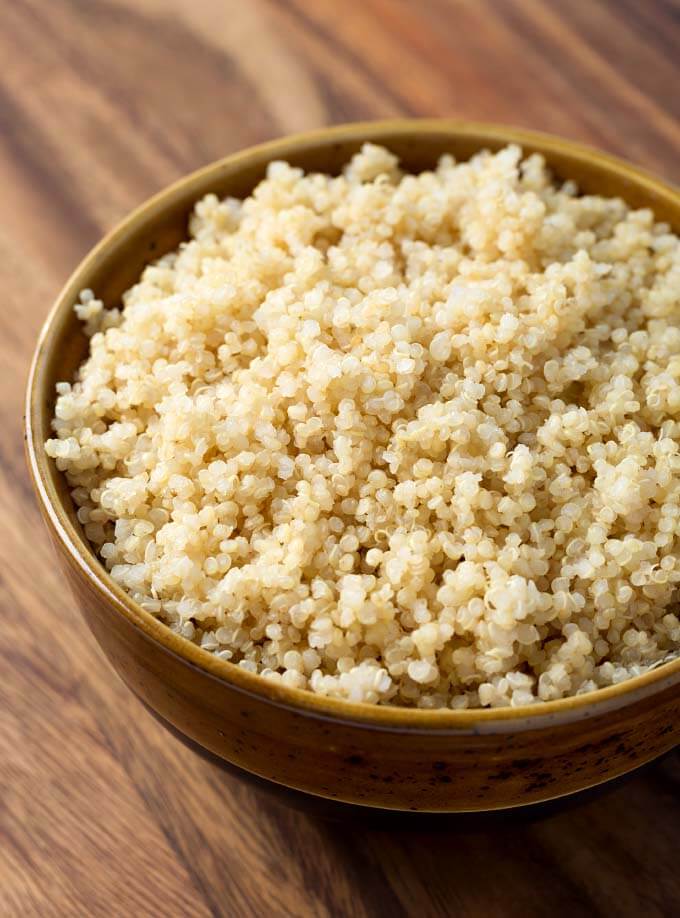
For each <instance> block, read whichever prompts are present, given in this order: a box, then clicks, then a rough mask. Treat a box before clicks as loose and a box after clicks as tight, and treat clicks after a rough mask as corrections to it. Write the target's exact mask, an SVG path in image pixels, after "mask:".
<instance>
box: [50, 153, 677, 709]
mask: <svg viewBox="0 0 680 918" xmlns="http://www.w3.org/2000/svg"><path fill="white" fill-rule="evenodd" d="M679 300H680V240H678V238H677V237H676V236H674V235H672V234H671V232H670V231H669V228H668V227H667V226H666V225H663V224H658V223H655V222H654V218H653V215H652V213H651V212H650V211H649V210H631V209H630V208H629V207H628V206H627V205H626V204H625V203H624V202H623V201H621V200H619V199H609V198H603V197H597V196H590V195H585V196H580V195H579V194H578V192H577V189H576V187H575V186H574V185H573V184H571V183H567V184H560V185H558V184H556V183H555V182H554V181H553V179H552V177H551V175H550V174H549V172H548V171H547V169H546V167H545V163H544V162H543V160H542V158H541V157H540V156H529V157H527V158H523V156H522V152H521V150H520V149H518V148H517V147H508V148H506V149H504V150H502V151H501V152H499V153H497V154H491V153H488V152H483V153H480V154H479V155H477V156H475V157H474V158H473V159H471V160H470V161H469V162H462V163H457V162H456V161H455V160H454V159H453V158H452V157H450V156H444V157H442V159H441V160H440V161H439V163H438V165H437V168H436V169H435V170H433V171H428V172H422V173H420V174H418V175H407V174H403V173H402V172H401V171H400V169H399V165H398V161H397V159H396V157H395V156H393V155H392V154H391V153H390V152H389V151H387V150H386V149H383V148H380V147H377V146H373V145H370V144H369V145H366V146H364V147H363V149H362V150H361V152H360V153H358V154H357V155H356V156H354V157H353V159H352V160H351V161H350V162H349V163H348V164H347V166H346V167H345V169H344V171H343V173H342V175H340V176H337V177H331V176H328V175H323V174H304V173H303V172H302V171H301V170H300V169H296V168H292V167H291V166H289V165H287V164H286V163H283V162H275V163H272V164H271V165H270V166H269V169H268V172H267V177H266V179H265V180H264V181H262V182H261V184H259V185H258V186H257V188H256V189H255V190H254V192H253V193H252V195H251V197H249V198H247V199H246V200H244V201H240V200H235V199H232V198H228V199H226V200H218V199H217V197H215V196H214V195H208V196H207V197H205V198H203V200H201V201H199V202H198V204H197V205H196V207H195V211H194V214H193V216H192V218H191V221H190V240H189V241H187V242H186V243H184V244H182V245H181V246H180V248H179V249H178V250H177V251H175V252H172V253H171V254H169V255H166V256H164V257H163V258H161V259H160V260H159V261H158V262H156V263H155V264H153V265H151V266H149V267H147V268H146V269H145V271H144V273H143V275H142V277H141V279H140V281H139V282H138V283H137V284H136V285H135V286H134V287H132V288H131V289H130V290H129V291H128V292H127V293H126V294H125V295H124V297H123V301H122V304H121V307H120V308H119V309H118V308H114V309H104V308H103V304H102V303H101V301H99V300H98V299H96V298H95V296H94V294H93V293H92V292H91V291H84V292H83V294H82V295H81V300H80V302H79V303H78V305H77V306H76V312H77V313H78V315H79V317H80V318H81V319H82V320H83V321H84V323H85V328H86V331H87V333H88V335H89V336H90V350H89V356H88V358H87V359H86V360H85V362H84V363H83V364H82V366H81V367H80V369H79V371H78V375H77V379H76V380H75V382H73V383H68V382H62V383H59V385H58V386H57V392H58V398H57V402H56V409H55V418H54V422H53V427H54V434H55V438H54V439H51V440H49V441H48V442H47V444H46V449H47V452H48V454H49V455H50V456H52V457H54V459H55V460H56V463H57V466H58V468H59V469H61V470H63V471H64V472H65V473H66V476H67V479H68V482H69V485H70V487H71V489H72V494H73V499H74V501H75V503H76V505H77V507H78V508H79V509H78V518H79V520H80V522H81V523H82V525H83V527H84V531H85V533H86V535H87V538H88V539H89V540H90V541H91V542H92V544H93V545H94V546H95V548H96V550H97V552H98V554H99V555H100V557H101V558H102V560H103V562H104V564H105V565H106V568H107V569H108V571H109V572H110V574H111V576H112V577H113V579H114V580H115V581H116V582H117V583H118V584H120V585H121V587H123V589H125V590H126V591H127V592H128V593H129V594H130V596H131V597H132V598H133V600H135V601H136V602H137V603H139V604H140V605H141V606H142V607H143V608H144V609H146V610H148V611H149V612H151V613H153V614H154V615H156V616H158V617H159V618H161V619H162V620H163V621H164V622H166V623H167V625H168V626H169V627H170V628H171V629H173V631H176V632H178V633H180V634H181V635H183V636H184V637H186V638H188V639H189V640H191V641H195V642H196V643H198V644H199V645H200V646H201V647H203V648H204V649H205V650H207V651H211V652H213V653H215V654H217V655H218V656H220V657H222V658H223V659H225V660H230V661H232V662H233V663H235V664H237V665H238V666H240V667H242V668H243V669H246V670H249V671H250V672H253V673H260V674H261V675H262V676H263V677H266V678H268V679H271V680H274V681H277V682H281V683H283V684H284V685H286V686H293V687H295V688H302V689H310V690H312V691H314V692H317V693H320V694H322V695H329V696H334V697H338V698H344V699H349V700H351V701H363V702H370V703H389V704H399V705H417V706H419V707H423V708H435V707H445V706H448V707H453V708H465V707H478V706H483V707H487V706H498V705H507V704H511V705H518V704H529V703H533V702H538V701H548V700H552V699H557V698H562V697H564V696H568V695H572V694H575V693H580V692H587V691H590V690H592V689H595V688H597V687H599V686H606V685H610V684H612V683H617V682H620V681H621V680H623V679H626V678H628V677H630V676H633V675H636V674H639V673H641V672H644V671H645V670H646V669H648V668H649V667H650V666H654V665H657V664H659V663H660V662H661V661H663V660H665V659H668V658H669V657H671V656H672V655H673V654H675V653H677V651H678V648H679V647H680V621H679V619H678V604H677V589H678V586H677V585H678V583H679V582H680V560H679V555H678V549H679V543H680V385H679V381H680V302H679Z"/></svg>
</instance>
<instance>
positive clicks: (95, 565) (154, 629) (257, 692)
mask: <svg viewBox="0 0 680 918" xmlns="http://www.w3.org/2000/svg"><path fill="white" fill-rule="evenodd" d="M427 134H439V135H441V134H448V135H450V136H451V137H452V138H454V137H458V138H460V137H463V138H468V139H474V140H478V141H479V149H480V150H481V149H483V148H484V145H485V143H494V144H498V143H500V144H508V143H516V144H518V145H520V146H525V145H526V146H530V147H532V148H535V149H538V150H539V151H540V152H543V153H545V154H548V155H550V154H551V153H554V154H561V155H567V156H569V158H570V159H572V160H576V161H579V162H582V163H584V164H588V165H590V166H593V165H595V166H596V167H597V168H599V169H600V170H603V171H606V172H609V173H614V174H616V175H617V176H618V177H619V178H621V179H622V180H624V181H625V182H628V183H631V184H633V185H635V186H637V187H638V188H640V189H642V190H644V191H645V192H646V193H647V194H649V195H650V197H652V198H656V199H661V200H664V201H665V202H666V203H668V204H670V207H671V208H672V209H677V210H678V213H679V215H680V189H678V188H676V187H674V186H673V185H671V184H670V183H668V182H666V181H663V180H661V179H657V178H655V177H654V176H653V175H651V174H649V173H648V172H646V171H644V170H643V169H640V168H638V167H637V166H634V165H632V164H630V163H628V162H626V161H625V160H623V159H620V158H618V157H615V156H612V155H611V154H609V153H604V152H601V151H599V150H596V149H594V148H592V147H590V146H587V145H585V144H581V143H577V142H575V141H571V140H566V139H563V138H560V137H557V136H555V135H552V134H546V133H543V132H538V131H531V130H526V129H524V128H515V127H511V126H506V125H502V124H489V123H483V122H468V121H459V120H455V119H448V118H427V119H420V118H395V119H387V120H379V121H358V122H350V123H347V124H340V125H335V126H333V127H328V128H319V129H316V130H313V131H306V132H302V133H296V134H292V135H286V136H283V137H279V138H277V139H274V140H270V141H267V142H265V143H260V144H257V145H254V146H250V147H247V148H245V149H242V150H239V151H237V152H235V153H232V154H230V155H229V156H225V157H223V158H221V159H218V160H215V161H214V162H211V163H209V164H207V165H205V166H203V167H201V168H199V169H197V170H195V171H193V172H190V173H188V174H187V175H184V176H182V177H181V178H180V179H178V180H177V181H175V182H173V183H172V184H170V185H168V186H166V187H165V188H163V189H162V190H160V191H159V192H157V193H156V194H154V195H153V196H151V197H150V198H148V199H147V200H145V201H144V202H143V203H142V204H140V205H139V206H137V207H136V208H134V209H133V210H132V211H131V212H130V213H129V214H128V215H127V216H125V217H124V218H123V219H122V220H121V221H119V222H118V223H117V224H116V225H115V226H114V227H113V229H111V230H110V231H109V232H108V233H106V234H105V235H104V236H103V238H102V239H101V240H100V241H99V242H98V243H97V244H96V245H95V246H94V247H93V248H92V249H91V250H90V251H89V252H88V253H87V255H86V256H85V257H84V258H83V259H82V261H81V262H80V263H79V264H78V265H77V267H76V268H75V269H74V271H73V272H72V273H71V275H70V277H69V279H68V280H67V281H66V283H65V285H64V287H63V288H62V289H61V291H60V292H59V294H58V296H57V298H56V300H55V302H54V304H53V306H52V308H51V309H50V311H49V313H48V315H47V318H46V319H45V321H44V324H43V326H42V329H41V331H40V333H39V337H38V341H37V344H36V348H35V352H34V355H33V359H32V361H31V366H30V370H29V375H28V381H27V386H26V401H25V430H24V436H25V441H26V454H27V462H28V467H29V472H30V477H31V481H32V484H33V487H34V490H35V492H36V494H37V497H38V501H39V504H40V508H41V510H42V513H43V516H44V517H45V519H46V521H47V523H48V526H49V527H50V528H51V530H52V533H53V535H54V536H56V538H57V539H58V541H59V543H60V544H61V546H62V547H63V548H64V549H65V553H66V557H67V559H68V561H69V563H70V564H71V566H72V567H74V568H75V569H77V570H78V571H79V572H80V574H81V575H83V576H84V577H85V579H86V580H87V581H88V582H89V584H90V586H92V587H94V588H95V589H96V590H97V592H98V593H99V595H100V597H101V598H102V599H104V600H105V601H106V604H107V606H108V607H110V608H111V612H112V614H118V615H122V616H123V617H124V618H125V619H127V620H128V622H130V623H131V624H132V625H133V626H134V627H135V628H137V629H138V630H139V631H141V632H142V633H143V634H144V635H145V636H146V637H147V638H148V639H150V640H151V641H152V642H153V643H157V644H160V645H161V647H163V648H164V649H165V651H166V652H169V653H170V654H172V655H173V656H175V657H177V658H179V659H181V660H182V661H183V662H184V663H185V664H189V665H190V666H191V667H193V668H195V669H198V670H200V671H202V672H203V673H205V674H207V675H208V676H210V677H212V678H214V679H217V680H218V681H220V682H222V683H227V684H228V686H229V687H230V688H232V689H236V690H237V691H239V692H243V693H245V694H248V695H250V696H256V697H259V698H260V699H262V700H265V701H267V702H269V703H272V704H274V705H276V706H280V707H284V708H287V709H292V710H294V711H296V712H298V713H300V714H303V715H306V716H314V717H321V718H323V719H328V720H331V721H344V722H351V723H353V724H357V725H363V726H368V727H370V728H371V729H376V728H377V729H384V730H394V729H398V730H408V731H409V732H412V731H416V732H427V733H429V732H431V731H437V732H439V731H442V730H443V731H445V732H454V733H461V732H463V733H471V734H481V733H496V732H509V731H517V730H526V729H537V728H540V727H543V726H547V725H549V724H553V723H554V722H555V721H556V720H558V721H560V722H561V723H566V722H572V721H574V720H580V719H584V718H589V717H592V716H595V715H599V714H604V713H607V712H609V711H611V710H615V709H618V708H620V707H623V706H625V705H627V704H631V703H633V702H637V701H639V700H641V699H642V698H644V697H648V696H650V695H653V694H656V693H658V692H660V691H663V690H665V689H666V688H670V687H671V686H676V687H680V657H676V658H675V659H673V660H671V661H668V662H665V663H662V664H660V665H659V666H657V667H656V668H654V669H652V670H649V671H648V672H646V673H643V674H642V675H639V676H633V677H631V678H629V679H627V680H625V681H623V682H621V683H618V684H615V685H611V686H607V687H605V688H600V689H595V690H594V691H592V692H587V693H583V694H581V695H572V696H569V697H566V698H560V699H557V700H555V701H548V702H542V703H535V704H532V705H521V706H517V707H511V706H505V707H497V708H471V709H450V708H437V709H423V708H410V707H403V706H396V705H395V706H389V705H371V704H367V703H364V702H351V701H346V700H344V699H337V698H329V697H327V696H323V695H318V694H316V693H313V692H311V691H309V690H307V689H295V688H290V687H287V686H283V685H280V684H277V683H273V682H271V681H270V680H268V679H266V678H263V677H262V676H260V675H259V674H256V673H250V672H247V671H246V670H244V669H242V668H240V667H239V666H238V665H237V664H234V663H231V662H229V661H226V660H222V659H220V658H219V657H216V656H215V655H214V654H211V653H210V652H208V651H206V650H203V649H202V648H201V647H200V646H198V645H197V644H194V643H193V642H191V641H189V640H188V639H186V638H183V637H181V636H180V635H178V634H176V633H175V632H173V631H171V630H170V628H169V627H168V626H167V625H165V624H163V623H162V622H161V621H160V620H159V619H157V618H156V617H155V616H153V615H152V614H151V613H149V612H146V611H145V610H144V609H142V608H141V606H139V605H138V604H137V603H135V602H134V601H133V600H132V599H131V598H130V597H129V596H128V595H127V594H126V593H125V592H124V591H123V590H122V588H121V587H119V586H118V585H117V584H116V583H115V582H114V581H113V580H112V578H111V577H110V575H109V573H108V572H107V571H106V569H105V567H104V565H103V564H102V563H101V561H100V560H99V559H98V558H97V556H96V555H95V554H94V552H93V551H92V549H91V547H90V546H89V543H88V542H87V540H86V538H85V535H84V533H82V532H80V531H79V529H78V528H77V527H76V526H75V525H74V524H73V523H72V521H71V519H70V517H69V515H68V514H67V512H66V510H65V507H64V505H63V503H62V501H61V499H60V497H59V495H58V494H57V491H56V488H55V487H54V484H53V482H52V479H51V475H50V466H51V463H52V462H53V460H51V459H49V458H48V456H47V454H46V453H45V450H44V434H45V433H48V434H49V429H48V430H47V431H46V430H45V429H44V428H43V424H42V407H43V404H44V400H45V399H46V398H54V393H53V392H51V391H47V388H46V385H47V384H46V380H45V367H46V364H47V359H46V358H47V357H48V355H49V354H50V353H51V352H52V349H53V347H54V339H55V335H56V326H57V325H58V324H59V322H58V320H59V319H61V318H63V317H64V316H65V315H66V314H67V313H68V312H69V311H70V310H71V309H72V308H73V303H74V302H75V299H76V297H77V295H78V293H79V291H80V290H81V289H83V288H84V287H85V286H87V284H86V283H85V282H84V281H82V280H81V278H82V277H83V276H86V275H87V274H88V273H89V272H91V271H92V270H93V269H94V268H95V267H96V265H97V264H98V262H100V261H101V260H102V259H103V258H104V257H105V255H106V252H107V251H108V250H109V248H110V247H112V246H113V245H115V244H116V243H117V242H119V241H120V240H121V239H122V238H124V237H125V236H126V235H127V234H128V233H130V232H133V231H134V229H135V227H136V226H137V225H138V224H139V223H140V222H143V221H144V220H145V219H151V218H152V217H154V216H158V215H159V214H160V213H161V212H162V211H163V209H164V208H165V206H166V204H168V203H169V202H171V201H172V200H173V199H174V198H175V196H177V195H179V194H183V193H186V192H187V190H188V189H190V188H191V187H192V186H197V187H199V186H200V188H201V190H200V191H197V196H198V195H199V194H204V193H206V189H205V188H204V187H203V186H205V185H206V183H209V182H210V181H211V180H214V181H217V180H218V179H219V177H220V173H221V172H222V171H223V170H225V169H229V170H232V171H234V170H237V169H238V168H239V167H243V166H246V165H247V164H248V163H249V162H250V161H251V160H253V159H256V160H262V161H265V160H266V161H269V160H274V159H277V158H285V157H286V156H290V155H293V154H294V153H295V152H296V151H301V150H304V149H308V148H311V147H314V146H315V145H318V144H324V145H326V144H328V143H329V142H357V141H364V140H369V141H372V142H376V143H380V142H381V140H388V139H389V137H394V136H395V135H400V136H404V137H405V136H414V137H417V136H418V135H421V136H422V135H427Z"/></svg>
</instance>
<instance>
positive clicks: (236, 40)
mask: <svg viewBox="0 0 680 918" xmlns="http://www.w3.org/2000/svg"><path fill="white" fill-rule="evenodd" d="M679 59H680V5H679V4H678V3H677V2H675V0H607V2H605V0H561V2H558V0H555V2H550V0H448V2H447V0H417V2H416V0H414V2H409V0H226V2H225V0H4V2H3V3H2V4H0V60H1V61H2V69H1V71H0V73H1V76H0V281H1V290H2V309H1V310H0V362H1V366H2V372H1V374H0V386H1V387H2V397H1V398H0V417H1V420H2V436H1V437H0V463H1V468H0V476H1V481H0V508H1V512H2V517H1V519H2V523H1V524H0V562H1V563H0V614H1V617H0V659H1V665H2V670H1V677H0V915H2V916H26V915H38V916H49V915H58V916H71V915H87V916H109V915H116V916H117V915H121V916H131V915H135V916H137V915H141V916H146V915H154V916H155V915H158V916H184V915H187V916H196V918H198V916H209V915H227V916H242V915H243V916H251V915H253V916H265V915H267V916H345V915H347V916H356V918H365V916H366V918H368V916H388V918H392V916H395V918H399V916H407V915H413V916H418V918H420V916H424V918H427V916H448V915H452V916H453V915H455V916H459V915H460V916H484V918H490V916H515V915H517V916H533V915H552V916H554V915H569V916H574V915H602V916H610V915H616V916H621V915H624V916H628V915H631V916H633V915H635V916H637V915H645V916H656V915H659V916H668V915H671V914H673V913H675V914H677V913H678V910H679V909H680V871H678V867H677V852H678V850H679V849H680V818H679V817H680V798H679V786H680V758H679V757H678V754H677V753H675V754H673V755H671V756H669V757H666V759H665V760H664V761H662V762H658V763H656V764H654V765H653V766H651V767H649V768H647V769H645V770H644V771H642V772H640V773H639V774H637V775H635V776H633V777H632V778H630V779H629V780H627V781H625V782H623V783H622V784H619V785H617V786H616V787H615V788H613V789H609V790H608V791H607V792H605V793H602V794H599V795H597V796H595V797H594V798H589V799H586V800H584V801H581V802H580V803H579V805H571V806H569V807H568V808H566V809H562V810H559V811H558V812H556V813H552V812H550V811H549V812H548V813H547V814H542V816H541V818H537V817H536V818H533V819H528V818H527V817H524V818H521V817H518V816H516V815H515V816H513V815H507V816H502V817H496V818H494V819H493V820H486V819H481V820H475V821H471V820H460V819H458V820H455V819H454V820H452V821H451V820H449V821H445V822H443V823H442V822H440V821H438V822H437V823H436V824H432V823H430V822H425V823H423V822H417V823H416V824H409V823H406V824H404V823H403V822H399V821H397V822H390V823H388V824H387V826H385V825H381V824H377V825H376V821H375V820H374V819H372V818H369V817H366V818H365V819H364V820H361V821H357V820H354V822H351V823H334V822H328V821H324V820H320V819H319V818H317V817H313V816H310V815H308V814H306V813H302V812H299V811H297V810H294V809H286V808H283V807H282V806H281V805H280V804H279V803H278V802H275V801H273V800H272V799H270V798H269V797H268V796H267V795H264V794H263V793H262V792H261V791H259V790H256V789H253V788H252V787H251V786H249V785H247V784H245V783H243V782H242V781H240V780H237V779H236V778H235V777H233V776H232V775H227V774H226V773H224V772H223V771H222V770H220V769H219V768H217V767H216V766H215V765H214V764H212V763H211V762H208V761H205V760H203V759H201V758H199V757H198V756H197V755H195V753H194V752H192V751H191V750H190V749H188V748H186V747H185V746H183V745H182V744H180V743H179V742H178V741H177V740H176V739H175V738H173V737H172V736H170V735H169V734H168V733H167V732H165V730H164V729H163V728H162V727H161V726H160V725H159V724H157V723H156V721H155V720H153V719H152V717H151V716H150V715H149V714H148V713H147V712H146V711H145V710H144V709H143V708H142V707H141V705H140V704H139V702H137V701H136V700H135V698H133V697H132V696H131V695H130V693H129V692H128V691H127V690H126V689H125V688H124V687H123V685H122V683H120V682H119V681H118V680H117V678H116V677H115V676H114V675H113V673H112V671H111V670H110V669H109V667H108V665H107V664H106V663H105V661H104V659H103V657H102V655H101V654H100V652H99V651H98V649H97V648H96V647H95V645H94V642H93V640H92V638H91V637H90V635H89V633H88V632H87V631H86V628H85V626H84V624H83V623H82V621H81V620H80V618H79V615H78V613H77V611H76V610H75V607H74V603H73V601H72V599H71V597H70V595H69V594H68V592H67V591H66V589H65V586H64V584H63V582H62V579H61V577H60V576H59V573H58V572H57V569H56V567H55V563H54V557H53V554H52V549H51V546H50V545H49V544H48V541H47V537H46V533H45V530H44V528H43V526H42V523H41V521H40V519H39V515H38V511H37V507H36V504H35V502H34V500H33V497H32V494H31V492H30V488H29V484H28V479H27V474H26V472H25V468H24V459H23V454H22V433H21V415H22V394H23V386H24V381H25V377H26V371H27V366H28V361H29V359H30V354H31V351H32V348H33V345H34V342H35V338H36V335H37V333H38V329H39V327H40V324H41V322H42V320H43V317H44V316H45V314H46V311H47V309H48V308H49V305H50V302H51V301H52V299H53V298H54V296H55V294H56V292H57V290H58V289H59V287H60V286H61V284H62V283H63V281H64V280H65V278H66V276H67V275H68V273H69V272H70V270H71V269H72V268H73V267H74V266H75V264H76V263H77V262H78V261H79V260H80V258H81V257H82V256H83V255H84V254H85V252H86V251H87V250H88V249H89V248H90V246H91V245H92V244H93V243H94V242H95V241H96V240H97V239H98V237H99V236H100V235H102V234H103V233H104V232H105V231H106V230H107V229H109V228H110V227H111V226H112V225H113V224H114V223H115V222H116V221H117V220H118V219H119V218H120V217H122V216H123V215H124V214H125V213H126V212H127V211H128V210H129V209H130V208H132V207H133V206H135V205H136V204H138V203H140V202H141V201H142V200H143V199H144V198H146V197H147V196H148V195H150V194H151V193H152V192H155V191H157V190H158V189H160V188H161V187H163V186H164V185H166V184H167V183H168V182H170V181H172V180H173V179H175V178H177V177H178V176H180V175H182V174H183V173H185V172H187V171H189V170H191V169H194V168H196V167H198V166H200V165H202V164H204V163H207V162H209V161H210V160H212V159H215V158H217V157H220V156H222V155H224V154H226V153H228V152H230V151H233V150H236V149H238V148H240V147H243V146H246V145H248V144H251V143H254V142H256V141H260V140H263V139H266V138H269V137H273V136H276V135H280V134H282V133H286V132H291V131H296V130H302V129H305V128H309V127H314V126H319V125H324V124H329V123H333V122H340V121H346V120H352V119H362V118H379V117H386V116H390V115H425V116H432V115H447V116H457V117H461V118H468V119H475V120H489V121H499V122H507V123H514V124H520V125H524V126H528V127H533V128H538V129H542V130H547V131H553V132H555V133H561V134H563V135H566V136H570V137H573V138H576V139H581V140H584V141H588V142H591V143H593V144H595V145H598V146H600V147H603V148H605V149H608V150H610V151H612V152H615V153H618V154H621V155H623V156H626V157H628V158H630V159H632V160H634V161H636V162H638V163H639V164H641V165H643V166H646V167H647V168H649V169H651V170H653V171H655V172H657V173H659V174H662V175H665V176H666V177H667V178H669V179H673V180H675V181H678V180H679V179H680V158H679V157H678V151H679V148H680V126H679V120H680V119H679V118H678V115H679V114H680V95H679V94H678V81H679V77H680V66H679V64H680V60H679Z"/></svg>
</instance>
